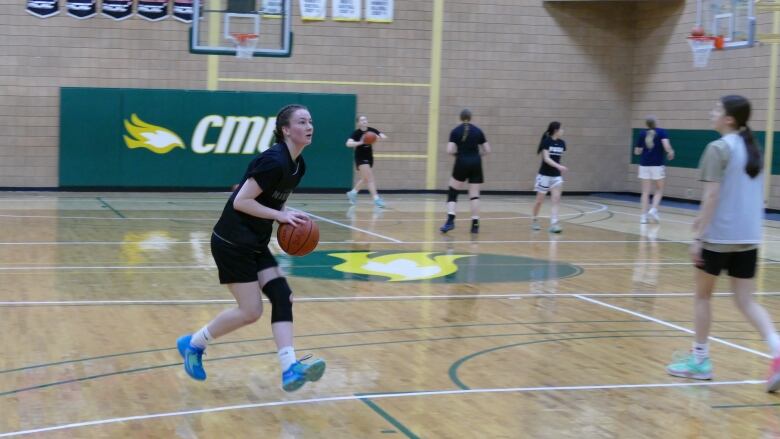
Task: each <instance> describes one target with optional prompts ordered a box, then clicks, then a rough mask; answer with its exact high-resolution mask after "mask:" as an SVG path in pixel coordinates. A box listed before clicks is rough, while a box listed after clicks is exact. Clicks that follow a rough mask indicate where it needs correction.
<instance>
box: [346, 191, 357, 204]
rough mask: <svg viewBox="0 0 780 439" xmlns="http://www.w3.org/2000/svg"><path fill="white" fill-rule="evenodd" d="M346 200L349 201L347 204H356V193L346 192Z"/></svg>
mask: <svg viewBox="0 0 780 439" xmlns="http://www.w3.org/2000/svg"><path fill="white" fill-rule="evenodd" d="M347 199H348V200H349V204H355V203H357V192H355V191H349V192H347Z"/></svg>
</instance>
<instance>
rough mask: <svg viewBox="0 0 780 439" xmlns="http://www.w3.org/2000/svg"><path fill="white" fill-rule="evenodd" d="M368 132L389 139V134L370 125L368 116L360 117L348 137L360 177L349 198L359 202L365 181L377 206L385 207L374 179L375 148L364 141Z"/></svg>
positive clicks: (350, 200)
mask: <svg viewBox="0 0 780 439" xmlns="http://www.w3.org/2000/svg"><path fill="white" fill-rule="evenodd" d="M366 132H371V133H374V134H376V135H377V136H378V137H379V138H380V139H383V140H384V139H387V136H386V135H385V134H384V133H383V132H381V131H379V130H378V129H376V128H372V127H370V126H368V118H367V117H366V116H360V117H359V118H358V128H357V129H356V130H355V131H354V132H353V133H352V135H351V136H350V137H349V139H347V143H346V144H347V146H348V147H349V148H355V168H357V171H358V175H359V178H358V180H357V181H356V182H355V187H353V188H352V190H351V191H349V192H347V198H348V199H349V202H350V203H352V204H355V203H356V202H357V195H358V192H360V187H361V186H362V185H363V183H365V184H366V186H368V191H369V192H370V193H371V196H372V197H374V205H376V207H385V202H384V200H382V198H381V197H380V196H379V193H378V192H377V190H376V181H375V180H374V172H373V171H372V170H371V168H373V167H374V150H373V147H372V146H371V144H370V143H367V142H364V141H363V136H364V135H365V134H366Z"/></svg>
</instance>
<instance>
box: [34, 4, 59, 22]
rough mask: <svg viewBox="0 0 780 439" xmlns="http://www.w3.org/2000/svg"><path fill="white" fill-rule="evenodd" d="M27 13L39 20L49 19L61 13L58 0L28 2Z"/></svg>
mask: <svg viewBox="0 0 780 439" xmlns="http://www.w3.org/2000/svg"><path fill="white" fill-rule="evenodd" d="M27 12H28V13H30V14H32V15H35V16H36V17H39V18H49V17H53V16H55V15H57V14H59V13H60V5H59V4H58V3H57V0H27Z"/></svg>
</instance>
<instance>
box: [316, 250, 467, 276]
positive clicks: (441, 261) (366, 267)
mask: <svg viewBox="0 0 780 439" xmlns="http://www.w3.org/2000/svg"><path fill="white" fill-rule="evenodd" d="M372 253H373V252H356V253H329V254H328V256H333V257H336V258H339V259H342V260H344V262H343V263H341V264H339V265H336V266H335V267H333V269H334V270H336V271H340V272H342V273H352V274H364V275H368V276H382V277H386V278H388V280H389V281H390V282H399V281H410V280H423V279H434V278H437V277H444V276H447V275H450V274H452V273H455V272H456V271H458V266H457V265H455V263H454V261H456V260H457V259H460V258H467V257H470V256H473V255H438V256H435V257H433V258H431V254H432V253H416V252H415V253H394V254H385V255H382V256H377V257H375V258H369V255H371V254H372Z"/></svg>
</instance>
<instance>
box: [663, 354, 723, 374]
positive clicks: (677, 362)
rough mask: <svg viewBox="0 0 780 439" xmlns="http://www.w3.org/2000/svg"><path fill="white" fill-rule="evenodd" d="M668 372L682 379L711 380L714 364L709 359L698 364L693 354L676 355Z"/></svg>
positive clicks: (667, 367)
mask: <svg viewBox="0 0 780 439" xmlns="http://www.w3.org/2000/svg"><path fill="white" fill-rule="evenodd" d="M666 372H667V373H669V375H672V376H676V377H680V378H693V379H695V380H711V379H712V362H711V361H710V359H709V358H705V359H704V360H702V361H701V362H698V361H696V358H695V357H694V356H693V354H692V353H675V354H674V356H673V357H672V362H671V363H669V365H667V366H666Z"/></svg>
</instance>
